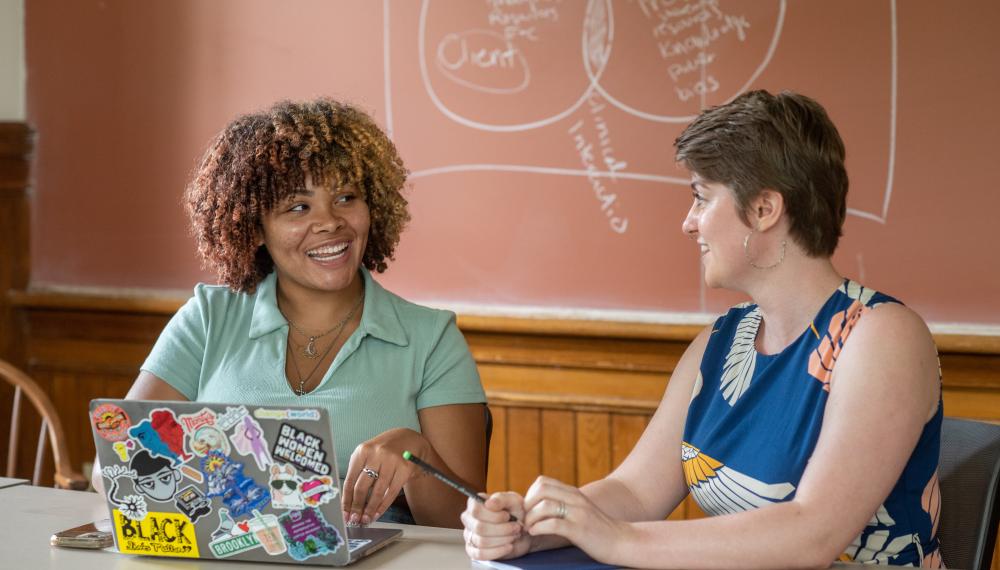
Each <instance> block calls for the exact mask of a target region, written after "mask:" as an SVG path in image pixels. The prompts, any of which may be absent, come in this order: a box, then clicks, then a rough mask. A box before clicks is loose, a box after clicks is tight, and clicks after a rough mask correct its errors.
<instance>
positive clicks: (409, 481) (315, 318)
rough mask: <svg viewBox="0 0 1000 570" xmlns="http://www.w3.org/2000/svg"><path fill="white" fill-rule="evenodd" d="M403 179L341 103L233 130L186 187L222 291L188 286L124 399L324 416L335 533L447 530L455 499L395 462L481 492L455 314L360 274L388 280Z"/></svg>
mask: <svg viewBox="0 0 1000 570" xmlns="http://www.w3.org/2000/svg"><path fill="white" fill-rule="evenodd" d="M406 175H407V172H406V169H405V168H404V167H403V163H402V161H401V160H400V158H399V156H398V155H397V154H396V149H395V147H394V146H393V144H392V142H391V141H390V140H389V139H388V138H387V137H386V135H385V134H384V133H383V132H382V131H381V130H380V129H379V128H378V126H377V125H376V124H375V123H374V121H373V120H372V119H371V118H370V117H369V116H367V115H366V114H365V113H363V112H362V111H360V110H358V109H356V108H354V107H351V106H349V105H345V104H342V103H338V102H336V101H332V100H329V99H320V100H316V101H311V102H305V103H294V102H281V103H278V104H276V105H274V106H273V107H272V108H271V109H269V110H267V111H264V112H260V113H252V114H248V115H244V116H241V117H239V118H237V119H236V120H234V121H233V122H232V123H230V124H229V126H227V127H226V128H225V129H224V130H223V131H222V133H220V134H219V135H218V136H217V137H216V139H215V140H214V141H213V143H212V144H211V146H210V147H209V149H208V151H207V152H206V153H205V156H204V158H203V160H202V162H201V165H200V167H199V168H198V170H197V173H196V175H195V177H194V180H193V181H192V182H191V184H190V186H189V187H188V189H187V192H186V194H185V201H186V206H187V211H188V213H189V215H190V219H191V227H192V231H193V233H194V236H195V238H196V240H197V243H198V251H199V253H200V254H201V256H202V258H203V259H204V261H205V263H206V265H209V266H211V267H212V268H213V269H215V271H216V272H217V273H218V275H219V279H220V281H221V282H222V283H223V285H220V286H210V285H204V284H199V285H197V286H196V287H195V289H194V297H193V298H192V299H191V300H189V301H188V302H187V304H185V305H184V306H183V307H182V308H181V309H180V311H178V313H177V314H176V315H175V316H174V317H173V319H172V320H171V321H170V323H169V324H168V325H167V327H166V329H165V330H164V331H163V333H162V334H161V336H160V338H159V340H158V341H157V342H156V345H155V346H154V347H153V350H152V352H151V353H150V355H149V357H148V358H147V359H146V361H145V363H144V364H143V365H142V368H141V372H140V374H139V376H138V378H137V379H136V381H135V383H134V384H133V386H132V389H131V390H130V391H129V393H128V396H127V398H130V399H142V400H190V401H211V402H240V403H247V404H255V405H268V406H290V405H309V406H323V407H325V408H326V409H327V410H329V412H330V417H331V418H332V421H333V423H334V434H335V439H336V449H337V453H338V457H337V460H338V461H337V463H338V466H339V468H340V469H341V472H340V473H339V476H340V477H341V478H342V479H343V480H344V487H343V488H344V494H343V509H344V513H345V520H347V521H348V523H353V524H368V523H369V522H372V521H374V520H376V519H379V518H383V520H390V521H394V522H417V523H419V524H425V525H434V526H451V527H456V526H459V525H460V524H461V523H460V521H459V517H458V515H459V513H460V512H461V511H462V508H463V506H464V501H463V499H462V496H461V495H459V494H458V493H455V492H453V491H452V490H451V489H448V488H447V487H445V486H443V485H441V484H440V483H438V482H436V481H433V479H432V478H429V477H418V472H417V471H416V470H415V466H414V465H413V464H411V463H409V462H407V461H405V460H404V459H403V458H402V456H401V453H402V451H403V450H410V451H412V452H413V453H414V454H416V455H418V456H420V457H422V458H424V459H425V460H426V461H429V462H430V463H432V464H434V465H435V466H436V467H438V468H439V469H441V470H442V471H444V472H446V473H451V474H452V475H455V476H456V477H458V478H460V479H464V480H465V481H467V482H469V483H470V484H471V485H473V486H477V487H479V488H482V487H484V486H485V478H486V474H485V469H484V466H485V454H486V449H485V443H486V442H485V438H484V428H485V426H484V423H485V415H484V413H483V403H485V401H486V398H485V394H484V392H483V389H482V386H481V384H480V382H479V376H478V373H477V371H476V365H475V362H474V361H473V359H472V356H471V354H470V353H469V349H468V346H467V345H466V343H465V340H464V339H463V337H462V334H461V333H460V332H459V330H458V328H457V327H456V325H455V316H454V314H452V313H450V312H446V311H439V310H433V309H429V308H425V307H421V306H418V305H415V304H412V303H409V302H407V301H405V300H403V299H401V298H400V297H398V296H396V295H394V294H392V293H390V292H389V291H386V290H385V289H383V288H382V286H381V285H379V284H378V282H377V281H375V280H374V279H372V276H371V273H370V272H372V271H375V272H382V271H384V270H385V269H386V267H387V265H388V261H389V260H391V259H392V256H393V252H394V250H395V247H396V244H397V243H398V242H399V237H400V233H401V232H402V229H403V227H404V226H405V224H406V222H407V221H408V220H409V214H408V213H407V208H406V206H407V203H406V200H405V199H404V198H403V196H402V195H401V190H402V188H403V184H404V182H405V180H406ZM456 428H460V429H456ZM95 479H99V477H95ZM400 491H403V493H404V495H405V501H403V500H397V499H398V498H400Z"/></svg>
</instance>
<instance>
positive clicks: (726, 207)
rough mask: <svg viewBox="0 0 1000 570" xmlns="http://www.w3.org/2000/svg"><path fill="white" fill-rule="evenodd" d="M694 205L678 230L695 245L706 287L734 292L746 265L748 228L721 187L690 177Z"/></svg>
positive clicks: (730, 195) (728, 194)
mask: <svg viewBox="0 0 1000 570" xmlns="http://www.w3.org/2000/svg"><path fill="white" fill-rule="evenodd" d="M691 189H692V191H693V192H692V193H693V195H694V203H693V204H692V205H691V209H690V210H689V211H688V214H687V217H686V218H684V223H683V225H682V226H681V228H682V229H683V231H684V233H685V234H687V235H688V236H689V237H691V238H692V239H694V240H696V241H697V242H698V246H699V247H700V248H701V260H702V263H703V264H704V266H705V284H706V285H708V286H709V287H726V288H736V287H737V284H738V283H739V281H740V277H741V276H742V275H743V274H744V273H745V272H746V270H747V268H748V267H749V265H748V264H747V262H746V258H745V254H744V252H743V240H744V239H745V238H746V236H747V233H749V232H750V227H749V226H747V225H746V224H745V223H743V221H742V220H740V216H739V214H738V213H737V204H736V198H735V197H734V196H733V192H732V190H730V189H729V188H728V187H726V185H725V184H720V183H716V182H708V181H706V180H704V179H702V178H701V177H699V176H698V175H697V174H694V175H692V177H691Z"/></svg>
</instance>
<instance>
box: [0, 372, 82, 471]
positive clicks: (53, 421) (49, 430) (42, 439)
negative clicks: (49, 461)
mask: <svg viewBox="0 0 1000 570" xmlns="http://www.w3.org/2000/svg"><path fill="white" fill-rule="evenodd" d="M0 379H3V380H4V381H5V382H7V383H8V384H11V385H12V386H14V405H13V408H12V409H11V419H10V441H9V444H8V445H9V447H8V448H7V473H6V476H7V477H14V473H15V468H16V467H17V446H18V441H19V435H20V434H19V431H20V430H19V428H20V419H21V418H20V416H21V400H22V397H23V396H27V397H28V401H29V402H31V404H32V405H33V406H34V408H35V411H36V412H38V415H39V416H40V417H41V419H42V425H41V429H40V430H39V433H38V450H37V451H36V452H35V470H34V474H33V476H32V480H31V483H32V485H38V481H39V478H40V476H41V470H42V461H43V458H44V457H45V452H46V443H48V444H50V445H51V446H52V455H53V457H54V459H55V486H56V487H57V488H60V489H86V488H87V485H88V482H87V479H86V478H84V477H83V475H81V474H80V473H77V472H76V471H73V469H72V468H71V466H70V459H69V451H68V450H67V448H66V436H65V432H64V431H63V427H62V422H61V421H59V415H58V414H57V413H56V409H55V406H53V405H52V401H51V400H49V397H48V396H47V395H46V394H45V392H44V391H42V389H41V388H40V387H39V386H38V384H36V383H35V381H34V380H32V379H31V378H30V377H28V375H27V374H25V373H24V372H22V371H20V370H18V369H17V368H16V367H14V366H13V365H11V364H10V363H9V362H6V361H4V360H0ZM46 436H47V438H46ZM46 440H47V441H46Z"/></svg>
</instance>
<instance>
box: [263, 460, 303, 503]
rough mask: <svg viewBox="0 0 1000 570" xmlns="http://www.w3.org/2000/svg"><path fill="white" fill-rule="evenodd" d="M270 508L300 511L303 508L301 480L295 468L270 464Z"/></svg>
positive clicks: (284, 464) (285, 464)
mask: <svg viewBox="0 0 1000 570" xmlns="http://www.w3.org/2000/svg"><path fill="white" fill-rule="evenodd" d="M269 483H270V485H271V506H272V507H274V508H276V509H301V508H303V507H305V506H306V505H305V501H304V500H303V498H302V479H300V478H299V476H298V474H297V473H296V472H295V468H294V467H292V466H291V465H289V464H287V463H283V464H279V463H272V464H271V469H270V481H269Z"/></svg>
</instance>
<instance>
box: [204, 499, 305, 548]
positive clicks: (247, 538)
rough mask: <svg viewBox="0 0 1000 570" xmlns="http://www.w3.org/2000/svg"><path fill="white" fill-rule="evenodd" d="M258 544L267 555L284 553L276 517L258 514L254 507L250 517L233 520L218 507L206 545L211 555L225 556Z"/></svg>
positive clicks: (283, 542) (282, 537) (257, 546)
mask: <svg viewBox="0 0 1000 570" xmlns="http://www.w3.org/2000/svg"><path fill="white" fill-rule="evenodd" d="M261 546H263V547H264V551H265V552H267V553H268V554H271V555H277V554H282V553H284V552H285V550H286V548H285V538H284V536H282V534H281V529H280V528H279V526H278V517H276V516H274V515H261V514H260V511H258V510H256V509H255V510H254V511H253V516H252V517H250V518H247V519H245V520H241V521H239V522H236V521H234V520H233V519H232V517H230V516H229V511H227V510H226V509H219V528H217V529H215V532H213V533H212V542H210V543H209V544H208V547H209V549H211V551H212V555H214V556H215V557H216V558H228V557H230V556H232V555H234V554H240V553H241V552H246V551H248V550H253V549H254V548H259V547H261Z"/></svg>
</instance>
